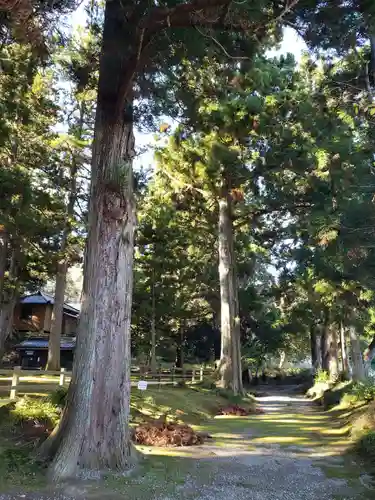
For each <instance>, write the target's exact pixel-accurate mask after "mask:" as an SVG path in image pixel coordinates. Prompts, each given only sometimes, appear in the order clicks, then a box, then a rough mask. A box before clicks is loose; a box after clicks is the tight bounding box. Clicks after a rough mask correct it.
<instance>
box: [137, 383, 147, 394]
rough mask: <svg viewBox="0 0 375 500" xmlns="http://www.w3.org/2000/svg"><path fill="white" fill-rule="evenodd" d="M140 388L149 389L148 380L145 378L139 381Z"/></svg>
mask: <svg viewBox="0 0 375 500" xmlns="http://www.w3.org/2000/svg"><path fill="white" fill-rule="evenodd" d="M138 389H139V390H140V391H145V390H146V389H147V382H146V381H145V380H140V381H139V382H138Z"/></svg>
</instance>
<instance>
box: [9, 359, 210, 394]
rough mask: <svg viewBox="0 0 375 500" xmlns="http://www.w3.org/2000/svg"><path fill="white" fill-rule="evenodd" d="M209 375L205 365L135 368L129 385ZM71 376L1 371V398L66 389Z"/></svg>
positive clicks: (63, 372) (197, 379)
mask: <svg viewBox="0 0 375 500" xmlns="http://www.w3.org/2000/svg"><path fill="white" fill-rule="evenodd" d="M210 374H212V370H206V369H205V368H204V366H200V367H199V368H193V369H190V370H183V369H181V368H175V367H172V368H163V367H159V369H158V370H157V372H154V373H152V372H150V371H147V370H142V368H139V367H136V368H135V367H134V368H132V370H131V386H132V387H137V386H138V382H139V381H140V380H144V381H146V382H147V384H148V385H158V386H162V385H177V384H178V383H179V382H182V381H183V382H188V383H189V382H190V383H196V382H202V381H203V379H204V377H205V376H207V375H210ZM71 376H72V373H71V372H68V371H66V370H65V368H61V370H60V371H59V372H58V371H43V370H22V369H21V367H19V366H15V367H14V368H13V370H1V369H0V395H3V396H5V397H6V395H7V394H9V399H10V400H15V399H16V398H17V396H18V395H19V394H40V393H44V392H52V391H54V390H56V389H57V388H58V387H66V386H68V385H69V383H70V379H71Z"/></svg>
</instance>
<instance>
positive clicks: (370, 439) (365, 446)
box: [356, 431, 375, 461]
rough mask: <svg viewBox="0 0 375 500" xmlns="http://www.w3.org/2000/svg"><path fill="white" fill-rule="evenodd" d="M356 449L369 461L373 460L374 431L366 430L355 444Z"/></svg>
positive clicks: (374, 455)
mask: <svg viewBox="0 0 375 500" xmlns="http://www.w3.org/2000/svg"><path fill="white" fill-rule="evenodd" d="M356 449H357V451H358V452H359V453H360V454H361V455H363V456H364V457H366V459H369V460H371V461H374V460H375V431H367V432H366V433H365V434H364V435H363V436H362V437H361V438H360V439H359V440H358V442H357V444H356Z"/></svg>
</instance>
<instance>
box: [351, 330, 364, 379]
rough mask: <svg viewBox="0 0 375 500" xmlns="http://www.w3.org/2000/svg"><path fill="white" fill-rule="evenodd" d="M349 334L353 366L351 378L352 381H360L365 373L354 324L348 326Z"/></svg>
mask: <svg viewBox="0 0 375 500" xmlns="http://www.w3.org/2000/svg"><path fill="white" fill-rule="evenodd" d="M349 335H350V347H351V354H352V356H351V357H352V368H353V372H352V378H353V380H354V382H360V381H363V380H365V379H366V373H365V365H364V362H363V356H362V352H361V345H360V342H359V338H358V335H357V332H356V329H355V327H354V326H350V328H349Z"/></svg>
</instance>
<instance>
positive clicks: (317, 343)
mask: <svg viewBox="0 0 375 500" xmlns="http://www.w3.org/2000/svg"><path fill="white" fill-rule="evenodd" d="M310 342H311V365H312V369H313V373H314V374H315V373H316V372H317V371H318V370H320V369H321V368H322V350H321V335H320V332H317V329H316V327H314V326H312V327H311V329H310Z"/></svg>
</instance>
